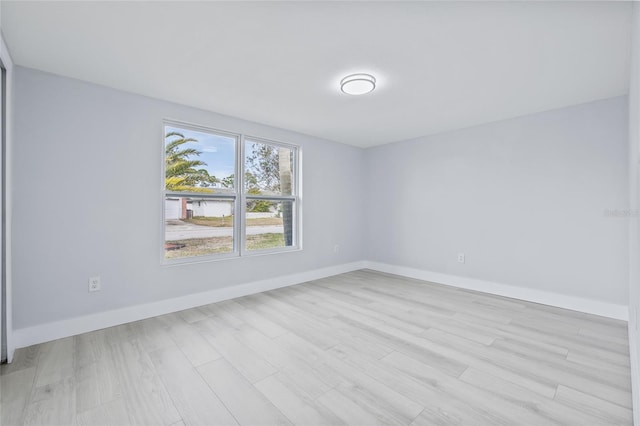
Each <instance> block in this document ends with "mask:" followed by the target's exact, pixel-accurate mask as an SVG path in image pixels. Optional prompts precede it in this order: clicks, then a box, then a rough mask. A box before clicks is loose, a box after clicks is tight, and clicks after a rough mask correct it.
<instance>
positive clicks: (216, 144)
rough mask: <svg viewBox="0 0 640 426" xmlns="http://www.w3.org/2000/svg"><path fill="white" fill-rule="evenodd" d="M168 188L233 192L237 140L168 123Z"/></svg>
mask: <svg viewBox="0 0 640 426" xmlns="http://www.w3.org/2000/svg"><path fill="white" fill-rule="evenodd" d="M164 130H165V189H166V190H167V191H175V192H202V193H220V192H233V188H234V173H235V149H236V139H235V137H231V136H224V135H217V134H214V133H206V132H198V131H195V130H190V129H184V128H178V127H173V126H165V128H164Z"/></svg>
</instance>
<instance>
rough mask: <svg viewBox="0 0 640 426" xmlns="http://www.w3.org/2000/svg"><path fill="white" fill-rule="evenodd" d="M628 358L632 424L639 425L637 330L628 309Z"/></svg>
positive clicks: (633, 314) (639, 374)
mask: <svg viewBox="0 0 640 426" xmlns="http://www.w3.org/2000/svg"><path fill="white" fill-rule="evenodd" d="M629 315H630V316H629V358H630V364H631V398H632V404H633V424H634V425H640V412H639V411H640V372H639V371H638V367H639V366H640V364H638V362H640V359H639V358H638V349H640V348H638V337H639V336H638V331H637V330H635V328H636V324H635V319H634V316H635V312H634V311H633V308H630V309H629Z"/></svg>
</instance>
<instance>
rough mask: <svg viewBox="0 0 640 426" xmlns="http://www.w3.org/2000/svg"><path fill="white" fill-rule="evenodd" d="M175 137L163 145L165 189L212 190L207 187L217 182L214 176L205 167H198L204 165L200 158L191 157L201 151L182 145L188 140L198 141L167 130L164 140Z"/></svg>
mask: <svg viewBox="0 0 640 426" xmlns="http://www.w3.org/2000/svg"><path fill="white" fill-rule="evenodd" d="M169 138H176V139H173V140H171V141H170V142H168V143H167V144H166V145H165V189H166V190H168V191H181V192H213V191H212V190H211V189H209V188H207V186H209V185H210V184H212V183H216V182H218V179H217V178H216V177H215V176H211V175H210V174H209V172H207V170H206V169H203V168H201V169H198V167H200V166H206V165H207V163H205V162H204V161H202V160H197V159H191V158H190V157H192V156H199V155H200V154H201V153H202V152H201V151H198V150H197V149H195V148H186V147H183V145H184V144H186V143H189V142H198V140H197V139H194V138H185V137H184V135H183V134H181V133H178V132H169V133H167V134H166V135H165V140H168V139H169Z"/></svg>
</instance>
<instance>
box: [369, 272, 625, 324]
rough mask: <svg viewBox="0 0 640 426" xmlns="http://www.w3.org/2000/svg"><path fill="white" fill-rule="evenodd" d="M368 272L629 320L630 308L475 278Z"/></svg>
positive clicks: (434, 273)
mask: <svg viewBox="0 0 640 426" xmlns="http://www.w3.org/2000/svg"><path fill="white" fill-rule="evenodd" d="M365 265H366V267H367V268H368V269H373V270H375V271H380V272H386V273H389V274H395V275H402V276H404V277H408V278H415V279H418V280H424V281H431V282H434V283H438V284H444V285H448V286H451V287H458V288H465V289H468V290H475V291H481V292H484V293H490V294H496V295H498V296H504V297H511V298H513V299H520V300H526V301H527V302H534V303H541V304H543V305H549V306H556V307H558V308H564V309H571V310H572V311H579V312H585V313H588V314H594V315H600V316H603V317H608V318H614V319H619V320H623V321H628V320H629V307H628V306H626V305H617V304H614V303H608V302H600V301H597V300H592V299H585V298H581V297H576V296H568V295H565V294H559V293H552V292H548V291H543V290H535V289H532V288H526V287H516V286H512V285H507V284H499V283H494V282H491V281H484V280H478V279H475V278H466V277H460V276H457V275H449V274H442V273H439V272H431V271H425V270H422V269H414V268H408V267H405V266H397V265H389V264H386V263H379V262H371V261H366V262H365Z"/></svg>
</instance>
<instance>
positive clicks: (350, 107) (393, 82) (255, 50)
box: [1, 0, 632, 147]
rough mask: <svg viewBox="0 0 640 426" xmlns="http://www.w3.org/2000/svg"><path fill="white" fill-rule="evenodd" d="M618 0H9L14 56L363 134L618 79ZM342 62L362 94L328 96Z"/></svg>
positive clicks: (473, 119)
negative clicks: (365, 79)
mask: <svg viewBox="0 0 640 426" xmlns="http://www.w3.org/2000/svg"><path fill="white" fill-rule="evenodd" d="M631 7H632V6H631V3H626V2H603V3H600V2H551V3H549V2H486V3H485V2H452V1H449V2H407V3H405V2H397V1H394V2H366V1H362V2H239V1H234V2H185V1H175V2H167V1H157V2H139V1H133V2H84V1H76V2H52V1H47V2H28V1H27V2H12V1H5V0H3V1H2V5H1V8H2V13H1V19H2V22H1V24H2V31H3V33H4V36H5V39H6V42H7V45H8V46H9V50H10V52H11V54H12V57H13V59H14V62H15V63H16V64H18V65H21V66H25V67H30V68H35V69H39V70H43V71H48V72H52V73H55V74H60V75H64V76H69V77H73V78H78V79H81V80H86V81H90V82H94V83H98V84H102V85H105V86H110V87H114V88H117V89H121V90H125V91H129V92H133V93H138V94H142V95H146V96H151V97H155V98H160V99H165V100H168V101H173V102H178V103H181V104H186V105H190V106H194V107H199V108H203V109H206V110H210V111H215V112H219V113H223V114H228V115H232V116H237V117H240V118H244V119H247V120H252V121H256V122H260V123H265V124H269V125H273V126H277V127H282V128H286V129H290V130H295V131H298V132H302V133H306V134H309V135H313V136H318V137H321V138H325V139H329V140H333V141H337V142H342V143H347V144H351V145H355V146H360V147H369V146H374V145H379V144H383V143H388V142H394V141H398V140H403V139H409V138H414V137H418V136H423V135H428V134H434V133H439V132H443V131H447V130H452V129H458V128H463V127H468V126H472V125H476V124H481V123H486V122H490V121H496V120H501V119H505V118H510V117H515V116H520V115H525V114H530V113H534V112H539V111H544V110H549V109H554V108H560V107H564V106H568V105H574V104H579V103H584V102H588V101H592V100H596V99H603V98H608V97H613V96H618V95H622V94H625V93H627V91H628V76H629V45H630V28H631ZM354 72H368V73H371V74H373V75H375V76H376V78H377V80H378V87H377V88H376V90H375V91H374V92H372V93H370V94H368V95H363V96H357V97H356V96H349V95H345V94H342V93H341V92H340V90H339V87H338V82H339V81H340V79H341V78H342V77H344V76H345V75H347V74H350V73H354Z"/></svg>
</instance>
